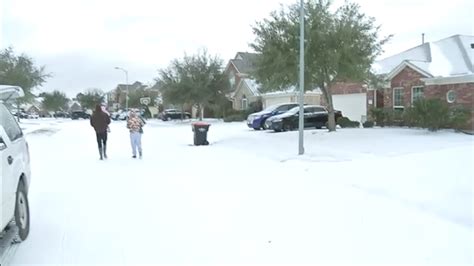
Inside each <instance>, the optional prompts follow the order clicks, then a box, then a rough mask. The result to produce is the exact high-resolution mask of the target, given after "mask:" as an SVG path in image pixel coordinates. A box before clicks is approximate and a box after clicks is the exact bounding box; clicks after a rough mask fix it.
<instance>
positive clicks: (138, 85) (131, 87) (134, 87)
mask: <svg viewBox="0 0 474 266" xmlns="http://www.w3.org/2000/svg"><path fill="white" fill-rule="evenodd" d="M144 87H146V85H143V84H142V83H141V82H140V81H135V82H134V83H133V84H128V89H129V90H137V89H141V88H144ZM115 89H119V90H121V91H126V90H127V84H118V85H117V87H116V88H115Z"/></svg>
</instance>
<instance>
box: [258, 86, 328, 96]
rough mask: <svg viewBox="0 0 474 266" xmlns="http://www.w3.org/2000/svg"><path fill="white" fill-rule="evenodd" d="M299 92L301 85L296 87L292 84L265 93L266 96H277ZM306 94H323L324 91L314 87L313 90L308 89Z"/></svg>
mask: <svg viewBox="0 0 474 266" xmlns="http://www.w3.org/2000/svg"><path fill="white" fill-rule="evenodd" d="M297 93H299V87H296V86H294V85H293V86H290V87H288V88H286V89H283V90H279V91H272V92H267V93H265V94H264V95H265V96H274V95H275V96H276V95H282V94H297ZM305 94H322V91H321V89H319V88H315V89H312V90H307V91H305Z"/></svg>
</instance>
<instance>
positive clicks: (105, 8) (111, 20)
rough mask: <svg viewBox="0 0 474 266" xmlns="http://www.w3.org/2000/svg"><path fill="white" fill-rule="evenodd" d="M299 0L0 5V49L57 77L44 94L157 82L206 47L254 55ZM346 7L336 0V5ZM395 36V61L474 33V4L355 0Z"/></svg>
mask: <svg viewBox="0 0 474 266" xmlns="http://www.w3.org/2000/svg"><path fill="white" fill-rule="evenodd" d="M296 2H299V1H295V0H260V1H256V0H239V1H226V0H199V1H196V0H168V1H164V0H162V1H158V0H127V1H124V0H0V48H1V49H2V50H3V49H4V48H6V47H9V46H11V47H13V48H14V50H15V53H16V54H20V53H26V54H27V55H29V56H30V57H32V58H34V60H35V63H36V64H37V65H45V66H46V69H47V72H50V73H52V74H53V77H52V78H50V79H48V81H47V83H46V84H45V85H44V86H43V88H41V90H43V91H52V90H54V89H60V90H62V91H65V92H66V93H67V94H68V96H70V97H72V96H75V94H77V93H78V92H80V91H84V90H85V89H87V88H100V89H102V90H104V91H109V90H112V89H113V88H114V87H115V86H116V85H117V83H125V74H124V73H123V72H122V71H119V70H116V69H114V67H115V66H119V67H122V68H125V69H127V70H128V72H129V81H130V83H133V82H134V81H136V80H138V81H141V82H143V83H145V84H148V83H152V81H153V79H154V78H155V77H156V76H157V73H158V72H157V70H158V69H160V68H164V67H166V66H168V64H169V62H170V61H171V60H172V59H174V58H181V57H182V56H183V55H184V53H185V52H186V53H188V54H192V53H195V52H196V51H197V50H199V49H200V48H207V49H208V51H209V53H210V54H213V55H218V56H220V57H221V58H222V59H223V60H224V61H225V63H226V62H227V61H228V60H229V59H231V58H233V57H234V56H235V54H236V52H238V51H248V52H251V51H252V50H251V49H250V48H249V45H248V44H249V43H250V42H252V41H253V40H254V36H253V34H252V30H251V26H252V25H254V24H255V22H256V21H260V20H262V19H264V18H266V17H268V14H269V13H270V12H271V11H272V10H277V9H279V6H280V4H285V5H286V4H292V3H296ZM342 2H343V1H339V0H338V1H335V5H338V4H340V3H342ZM355 2H357V3H359V4H360V5H361V6H362V10H363V11H364V12H365V13H366V14H367V15H369V16H372V17H375V19H376V22H377V24H379V25H381V26H382V28H381V36H387V35H389V34H393V35H394V37H393V38H392V40H391V41H390V43H388V44H387V45H386V46H385V47H384V48H385V51H386V52H385V54H384V56H389V55H392V54H395V53H398V52H401V51H404V50H406V49H409V48H412V47H414V46H416V45H419V44H421V34H422V33H425V41H427V42H429V41H437V40H439V39H443V38H445V37H449V36H452V35H455V34H464V35H474V22H473V21H474V20H473V17H474V12H473V10H474V1H472V0H450V1H440V0H436V1H435V0H357V1H355Z"/></svg>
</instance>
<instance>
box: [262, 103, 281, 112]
mask: <svg viewBox="0 0 474 266" xmlns="http://www.w3.org/2000/svg"><path fill="white" fill-rule="evenodd" d="M280 106H281V104H275V105H271V106H268V107H267V108H265V109H263V111H265V112H272V111H275V109H277V108H278V107H280Z"/></svg>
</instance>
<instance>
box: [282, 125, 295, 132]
mask: <svg viewBox="0 0 474 266" xmlns="http://www.w3.org/2000/svg"><path fill="white" fill-rule="evenodd" d="M283 128H284V129H285V131H292V130H293V127H292V126H291V125H290V124H286V125H284V126H283Z"/></svg>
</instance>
